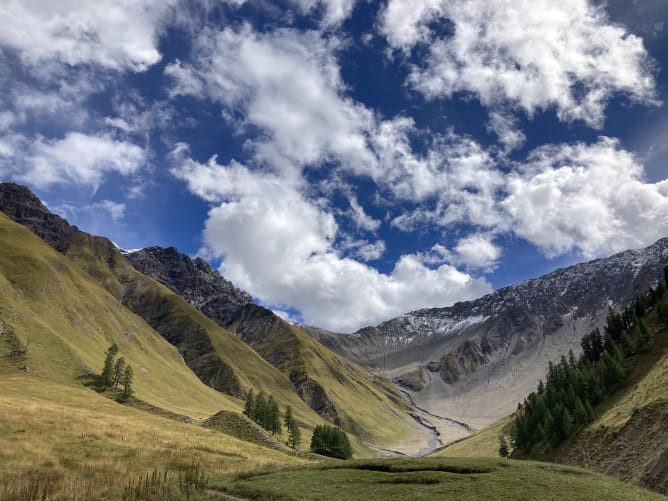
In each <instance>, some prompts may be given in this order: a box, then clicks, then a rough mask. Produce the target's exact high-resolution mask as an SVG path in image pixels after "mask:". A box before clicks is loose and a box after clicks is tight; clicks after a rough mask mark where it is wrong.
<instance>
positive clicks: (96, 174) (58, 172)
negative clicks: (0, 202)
mask: <svg viewBox="0 0 668 501" xmlns="http://www.w3.org/2000/svg"><path fill="white" fill-rule="evenodd" d="M5 140H7V138H5ZM7 146H8V147H7V151H8V152H9V153H10V155H8V156H5V157H4V158H2V159H0V172H2V173H3V174H4V175H9V176H11V177H13V178H14V179H16V180H18V181H21V182H27V183H29V184H30V185H31V186H35V187H38V188H46V187H49V186H53V185H58V184H65V183H68V184H72V185H79V186H88V187H91V188H94V189H96V188H97V187H98V186H99V184H100V183H101V181H102V180H103V179H104V178H105V176H107V175H108V174H110V173H118V174H121V175H124V176H127V175H129V174H133V173H135V172H137V171H138V170H139V169H141V168H142V167H143V166H144V165H145V163H146V155H145V152H144V150H143V149H142V148H140V147H139V146H136V145H134V144H132V143H128V142H126V141H119V140H116V139H113V138H112V137H110V136H108V135H104V134H100V135H86V134H81V133H79V132H70V133H68V134H67V135H66V136H65V137H64V138H62V139H45V138H43V137H41V136H39V137H37V138H35V139H29V138H26V137H24V136H18V135H14V136H11V137H9V144H8V145H7Z"/></svg>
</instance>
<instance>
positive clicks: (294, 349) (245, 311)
mask: <svg viewBox="0 0 668 501" xmlns="http://www.w3.org/2000/svg"><path fill="white" fill-rule="evenodd" d="M124 255H125V256H126V257H127V259H128V260H129V261H130V262H131V263H132V264H133V266H134V267H135V268H136V269H137V270H138V271H140V272H142V273H144V274H146V275H148V276H150V277H151V278H153V279H155V280H157V281H158V282H160V283H162V284H163V285H165V286H167V287H169V288H170V289H171V290H172V291H174V292H175V293H177V294H179V295H180V296H181V297H183V298H184V299H186V300H187V301H188V302H189V303H190V304H191V305H193V306H194V307H196V308H197V309H198V310H200V311H201V312H202V313H204V314H205V315H206V316H207V317H208V318H210V319H212V320H213V321H215V322H216V323H218V325H220V326H221V327H223V328H225V329H226V330H228V331H230V332H232V333H234V334H235V335H236V336H237V337H238V338H239V339H241V340H242V341H243V342H244V343H246V344H247V345H248V346H250V347H251V348H253V350H255V351H256V352H257V353H258V354H259V355H260V356H262V358H264V359H265V360H266V361H267V362H269V363H270V364H271V365H273V366H274V367H276V368H277V369H279V370H280V371H281V372H282V373H283V374H284V375H285V376H286V377H287V378H288V379H289V380H290V382H291V384H292V386H293V388H294V390H295V391H296V392H297V394H298V395H299V396H300V397H301V399H302V400H303V401H304V402H305V403H306V404H308V405H309V407H310V408H311V409H313V410H314V411H315V412H317V413H318V414H319V415H320V416H322V417H323V418H325V419H327V420H329V421H330V422H332V423H334V424H336V425H338V426H341V427H343V428H344V429H346V430H348V431H350V432H352V433H354V434H355V435H357V436H360V437H365V440H372V441H374V438H373V437H374V435H375V434H376V432H374V431H373V430H374V429H375V428H377V423H378V422H384V423H385V426H384V427H383V434H384V435H386V436H397V437H398V436H400V435H403V440H404V442H405V444H406V445H408V444H409V443H410V442H411V440H409V439H408V436H407V431H408V430H412V431H411V433H413V434H415V433H416V432H417V435H418V436H419V435H420V434H421V433H423V432H424V431H425V430H424V427H423V426H421V425H419V424H418V423H416V422H415V419H414V418H412V417H408V415H407V414H406V412H407V411H410V412H414V411H415V409H412V408H411V407H409V406H408V405H407V404H406V403H405V402H404V401H403V400H402V398H401V396H400V394H399V392H398V391H397V389H396V388H395V387H394V385H392V384H391V383H390V382H389V381H387V380H383V378H380V377H378V376H376V375H374V374H372V373H370V372H369V370H367V369H363V368H362V367H360V366H357V365H356V364H354V363H351V362H349V361H347V360H345V359H342V358H341V357H340V356H339V355H337V354H336V353H334V352H332V351H331V350H329V349H327V348H325V347H324V346H322V345H320V344H319V343H318V342H316V341H315V340H313V339H312V338H311V337H310V336H308V335H306V334H304V333H303V332H301V331H300V330H299V329H297V328H296V327H295V326H293V325H291V324H290V323H288V322H286V321H285V320H283V319H281V318H280V317H278V316H277V315H276V314H274V313H273V312H272V311H271V310H268V309H266V308H264V307H262V306H259V305H257V304H255V303H254V302H253V301H252V298H251V296H250V295H249V294H247V293H245V292H243V291H240V290H239V289H237V288H236V287H234V285H233V284H232V283H231V282H229V281H227V280H225V279H224V278H223V277H222V276H221V275H220V274H219V273H218V272H217V271H215V270H213V269H212V268H211V267H210V266H209V265H208V263H206V262H205V261H203V260H202V259H200V258H195V259H192V258H190V257H189V256H187V255H185V254H182V253H179V252H178V250H176V249H175V248H173V247H170V248H167V249H164V248H161V247H148V248H144V249H140V250H136V251H132V252H124ZM359 409H364V412H363V413H362V412H358V411H357V410H359ZM388 412H389V416H388ZM402 415H403V416H405V417H404V418H398V417H399V416H402ZM406 417H408V419H405V418H406ZM426 445H427V444H423V446H425V447H426ZM423 446H419V448H423ZM404 450H405V451H408V450H411V447H407V448H405V449H404ZM413 450H415V449H414V447H413Z"/></svg>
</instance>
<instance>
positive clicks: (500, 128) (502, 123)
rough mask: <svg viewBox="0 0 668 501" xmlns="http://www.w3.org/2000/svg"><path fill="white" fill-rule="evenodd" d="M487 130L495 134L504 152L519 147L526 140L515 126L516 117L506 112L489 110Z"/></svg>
mask: <svg viewBox="0 0 668 501" xmlns="http://www.w3.org/2000/svg"><path fill="white" fill-rule="evenodd" d="M487 130H489V131H490V132H494V133H495V134H496V136H497V137H498V140H499V143H501V144H502V145H503V148H504V152H505V153H508V152H509V151H511V150H514V149H517V148H521V147H522V145H523V144H524V141H525V140H526V136H525V135H524V133H523V132H522V131H521V130H519V129H518V127H517V119H516V118H515V117H513V116H511V115H509V114H506V113H500V112H491V113H490V114H489V122H488V124H487Z"/></svg>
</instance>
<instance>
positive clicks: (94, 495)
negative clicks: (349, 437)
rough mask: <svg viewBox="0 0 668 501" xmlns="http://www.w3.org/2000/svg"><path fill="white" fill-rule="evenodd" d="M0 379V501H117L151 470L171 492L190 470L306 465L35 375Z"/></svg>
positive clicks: (231, 470) (227, 470) (217, 472)
mask: <svg viewBox="0 0 668 501" xmlns="http://www.w3.org/2000/svg"><path fill="white" fill-rule="evenodd" d="M1 377H2V385H0V499H17V498H18V499H21V497H19V494H20V493H21V492H27V493H32V495H35V496H36V494H35V493H38V492H42V491H43V492H46V493H47V494H48V495H47V497H46V499H74V498H75V497H76V496H78V498H79V499H121V494H122V491H123V489H124V488H125V487H127V486H128V485H129V484H130V483H134V484H136V483H138V482H139V481H140V479H142V478H145V477H146V475H148V474H150V473H152V472H156V471H157V472H160V473H161V474H162V472H165V471H166V472H168V474H169V475H170V478H171V480H170V482H169V483H170V488H173V487H174V486H175V485H176V484H177V483H178V476H179V473H180V472H185V471H188V468H192V465H198V468H199V469H201V471H202V472H206V475H207V476H210V475H220V474H239V473H243V472H248V471H250V470H253V469H257V468H260V467H263V466H267V465H277V464H280V465H285V464H303V463H305V462H306V460H305V459H303V458H299V457H295V456H292V455H288V454H285V453H282V452H280V451H276V450H272V449H267V448H265V447H260V446H257V445H254V444H251V443H248V442H243V441H241V440H238V439H235V438H233V437H231V436H229V435H226V434H223V433H219V432H217V431H214V430H211V429H207V428H203V427H201V426H197V425H189V424H185V423H179V422H177V421H174V420H171V419H167V418H163V417H160V416H156V415H152V414H148V413H145V412H142V411H139V410H136V409H133V408H130V407H127V406H123V405H120V404H117V403H115V402H113V401H111V400H109V399H107V398H105V397H103V396H101V395H98V394H97V393H95V392H93V391H91V390H88V389H85V388H78V387H73V386H70V385H66V384H61V383H57V382H54V381H50V380H48V379H44V378H42V377H40V376H37V375H34V374H20V373H19V374H12V375H8V374H6V373H5V374H2V376H1ZM134 484H133V485H134ZM82 493H84V494H85V496H84V497H82ZM35 498H37V497H35ZM25 499H30V498H29V497H26V498H25ZM40 499H41V498H40ZM175 499H181V498H179V497H176V498H175Z"/></svg>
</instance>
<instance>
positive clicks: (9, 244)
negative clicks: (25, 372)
mask: <svg viewBox="0 0 668 501" xmlns="http://www.w3.org/2000/svg"><path fill="white" fill-rule="evenodd" d="M0 249H2V252H0V297H1V301H0V322H1V323H0V326H1V329H2V338H3V341H4V342H3V343H2V344H0V350H2V351H4V353H2V355H6V354H7V352H8V351H11V349H13V348H15V346H12V345H13V344H18V345H20V347H26V345H27V356H26V357H25V358H22V359H21V360H20V361H19V360H16V364H18V365H21V366H27V367H28V368H29V370H30V371H32V372H33V373H34V374H36V375H39V376H43V377H46V378H49V379H52V380H54V381H59V382H62V383H66V384H80V383H77V382H76V381H77V380H78V379H79V378H81V377H82V376H84V374H85V373H86V372H87V371H93V372H100V371H101V368H102V366H103V362H104V356H105V350H106V349H107V348H108V346H109V345H110V344H111V343H112V342H116V343H117V344H118V345H119V347H120V354H121V355H123V356H124V357H125V358H126V360H127V361H128V363H130V364H131V365H133V366H134V368H135V383H134V387H135V391H136V394H137V396H138V397H139V398H141V399H143V400H146V401H147V402H149V403H150V404H153V405H155V406H158V407H162V408H165V409H167V410H169V411H171V412H175V413H178V414H185V415H188V416H192V417H193V418H195V419H202V418H205V417H207V416H209V415H210V414H213V413H214V412H216V411H217V410H220V409H221V408H225V409H230V410H234V409H240V406H241V402H239V401H238V400H236V399H232V398H229V397H227V396H225V395H223V394H220V393H218V392H216V391H213V390H212V389H210V388H208V387H207V386H206V385H204V384H202V383H201V382H200V381H199V380H198V379H197V378H196V377H195V375H194V374H193V373H192V372H191V371H190V370H189V369H188V367H186V365H185V364H184V363H183V360H182V358H181V356H180V355H179V353H178V352H177V350H176V349H175V348H174V347H172V346H171V345H169V344H168V343H167V342H165V341H164V340H163V339H162V338H161V337H160V336H159V335H158V334H157V333H155V332H154V331H153V330H152V329H151V328H150V327H149V326H148V325H147V324H146V323H145V322H144V321H143V320H142V319H141V318H139V317H137V316H136V315H134V314H132V313H131V312H130V311H128V310H127V309H126V308H124V307H123V306H121V305H119V304H118V301H116V300H115V299H114V297H113V296H111V295H110V294H109V292H107V291H106V290H105V289H104V288H102V287H101V286H99V285H98V284H96V283H94V282H93V281H92V280H90V278H89V277H88V276H87V275H86V274H85V273H84V272H82V271H81V270H80V269H79V268H78V267H77V266H75V265H73V264H72V263H70V262H69V261H68V260H67V259H65V258H63V256H61V255H60V254H58V253H57V252H56V251H54V250H53V249H51V248H50V247H49V246H47V245H46V244H45V243H43V242H42V241H41V240H39V239H38V238H37V237H35V236H34V235H33V234H32V233H31V232H30V231H29V230H27V229H25V228H23V227H22V226H19V225H17V224H15V223H13V222H11V221H10V220H9V219H8V218H6V217H5V216H4V215H2V214H0ZM16 364H15V365H16Z"/></svg>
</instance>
